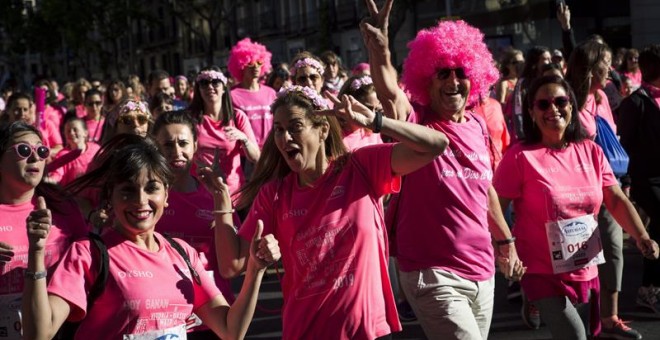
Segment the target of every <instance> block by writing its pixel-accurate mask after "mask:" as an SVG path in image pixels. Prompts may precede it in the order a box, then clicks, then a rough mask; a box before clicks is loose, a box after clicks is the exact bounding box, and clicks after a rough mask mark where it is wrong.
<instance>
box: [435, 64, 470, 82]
mask: <svg viewBox="0 0 660 340" xmlns="http://www.w3.org/2000/svg"><path fill="white" fill-rule="evenodd" d="M452 72H454V75H456V78H458V79H467V78H468V77H467V74H465V69H464V68H462V67H458V68H441V69H439V70H438V73H437V74H436V76H437V77H438V79H439V80H445V79H447V78H449V76H450V75H451V73H452Z"/></svg>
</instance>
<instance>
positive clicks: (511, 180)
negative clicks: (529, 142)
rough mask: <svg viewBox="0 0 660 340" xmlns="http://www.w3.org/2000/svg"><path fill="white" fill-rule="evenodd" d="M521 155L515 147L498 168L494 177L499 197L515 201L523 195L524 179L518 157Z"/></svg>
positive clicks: (494, 185)
mask: <svg viewBox="0 0 660 340" xmlns="http://www.w3.org/2000/svg"><path fill="white" fill-rule="evenodd" d="M521 154H522V153H521V152H520V149H519V148H517V147H516V146H514V147H512V149H510V150H509V151H508V152H507V153H505V154H504V157H503V158H502V161H501V162H500V164H499V165H498V166H497V169H496V170H495V176H493V187H494V188H495V191H497V195H498V196H501V197H504V198H508V199H515V198H518V197H520V196H521V195H522V183H523V177H522V171H521V169H520V167H519V164H518V157H519V155H521Z"/></svg>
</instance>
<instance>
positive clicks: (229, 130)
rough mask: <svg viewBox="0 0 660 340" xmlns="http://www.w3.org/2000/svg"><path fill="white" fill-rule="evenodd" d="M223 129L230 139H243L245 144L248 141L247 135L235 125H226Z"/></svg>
mask: <svg viewBox="0 0 660 340" xmlns="http://www.w3.org/2000/svg"><path fill="white" fill-rule="evenodd" d="M223 130H224V131H225V134H226V135H227V138H229V140H230V141H241V142H242V143H243V144H245V143H246V142H247V141H248V138H247V135H246V134H245V133H244V132H243V131H241V130H239V129H237V128H235V127H233V126H225V127H224V128H223Z"/></svg>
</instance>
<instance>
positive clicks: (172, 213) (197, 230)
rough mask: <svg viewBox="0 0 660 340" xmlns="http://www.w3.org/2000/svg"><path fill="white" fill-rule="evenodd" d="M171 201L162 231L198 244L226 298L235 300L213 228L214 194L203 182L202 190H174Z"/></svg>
mask: <svg viewBox="0 0 660 340" xmlns="http://www.w3.org/2000/svg"><path fill="white" fill-rule="evenodd" d="M167 202H168V203H169V204H168V206H167V208H165V212H164V213H163V216H162V217H161V218H160V220H159V221H158V225H157V226H156V228H157V229H158V232H159V233H164V234H168V235H170V236H173V237H178V238H180V239H182V240H184V241H186V242H187V243H188V244H189V245H191V246H192V247H193V248H195V250H197V252H198V253H199V258H200V260H201V262H202V265H203V266H204V269H205V270H206V271H207V273H209V274H211V275H212V276H213V279H214V281H215V284H216V286H218V288H220V291H221V292H222V295H224V297H225V299H227V301H228V302H229V303H233V302H234V293H233V292H232V290H231V283H230V282H229V281H228V280H226V279H223V278H222V276H220V272H219V271H218V261H217V260H216V252H215V239H214V232H213V229H211V228H210V226H211V222H213V220H214V216H213V213H212V211H213V196H211V194H210V193H209V192H208V191H207V190H206V189H205V188H204V186H203V185H202V184H201V183H199V188H198V190H197V191H193V192H188V193H183V192H176V191H173V190H170V192H169V196H168V198H167ZM235 220H237V218H235Z"/></svg>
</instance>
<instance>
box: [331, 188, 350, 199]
mask: <svg viewBox="0 0 660 340" xmlns="http://www.w3.org/2000/svg"><path fill="white" fill-rule="evenodd" d="M345 193H346V188H345V187H344V186H343V185H337V186H336V187H334V188H333V189H332V193H331V194H330V197H328V200H331V199H333V198H337V197H341V196H344V194H345Z"/></svg>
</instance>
